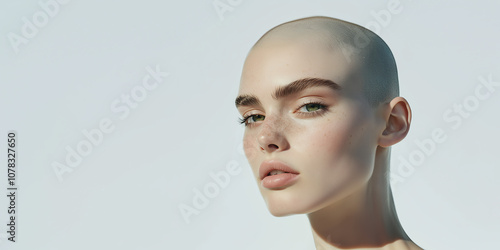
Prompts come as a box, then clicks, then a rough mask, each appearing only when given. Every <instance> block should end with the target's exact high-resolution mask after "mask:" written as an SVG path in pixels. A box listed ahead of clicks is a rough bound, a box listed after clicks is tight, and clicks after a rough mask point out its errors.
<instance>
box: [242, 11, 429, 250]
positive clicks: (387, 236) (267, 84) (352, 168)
mask: <svg viewBox="0 0 500 250" xmlns="http://www.w3.org/2000/svg"><path fill="white" fill-rule="evenodd" d="M398 95H399V87H398V77H397V69H396V64H395V61H394V58H393V56H392V53H391V51H390V49H389V48H388V46H387V45H386V44H385V42H384V41H383V40H382V39H381V38H380V37H378V36H377V35H376V34H374V33H373V32H371V31H369V30H367V29H365V28H363V27H361V26H358V25H355V24H352V23H348V22H345V21H341V20H338V19H334V18H329V17H319V16H316V17H308V18H302V19H298V20H294V21H291V22H287V23H284V24H281V25H278V26H276V27H274V28H273V29H271V30H270V31H268V32H267V33H266V34H264V35H263V36H262V37H261V38H260V39H259V40H258V41H257V43H256V44H255V45H254V46H253V47H252V49H251V50H250V52H249V54H248V55H247V58H246V60H245V63H244V66H243V71H242V76H241V82H240V88H239V93H238V97H237V98H236V101H235V104H236V107H237V109H238V111H239V113H240V114H241V115H242V118H241V121H240V122H241V123H242V124H244V125H245V134H244V138H243V144H244V151H245V155H246V157H247V159H248V161H249V163H250V166H251V167H252V171H253V173H254V175H255V177H256V180H257V183H258V185H259V190H260V191H261V194H262V196H263V198H264V200H265V202H266V204H267V206H268V209H269V211H270V212H271V213H272V214H273V215H274V216H286V215H291V214H307V215H308V218H309V221H310V223H311V227H312V232H313V237H314V241H315V245H316V248H317V249H346V248H348V249H364V248H370V249H421V248H420V247H419V246H417V245H416V244H415V243H413V242H412V241H411V239H410V238H409V237H408V235H407V234H406V233H405V231H404V230H403V228H402V226H401V224H400V223H399V220H398V217H397V214H396V211H395V208H394V202H393V199H392V192H391V188H390V185H389V183H390V182H389V162H390V147H391V146H392V145H394V144H396V143H397V142H399V141H401V140H402V139H403V138H404V137H405V136H406V134H407V133H408V130H409V127H410V122H411V110H410V106H409V104H408V102H407V101H406V100H405V99H404V98H402V97H399V96H398Z"/></svg>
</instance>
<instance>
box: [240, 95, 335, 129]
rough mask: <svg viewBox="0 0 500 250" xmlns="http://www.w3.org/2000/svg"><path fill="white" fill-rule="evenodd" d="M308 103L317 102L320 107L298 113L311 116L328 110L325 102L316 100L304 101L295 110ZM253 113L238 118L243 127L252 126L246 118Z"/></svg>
mask: <svg viewBox="0 0 500 250" xmlns="http://www.w3.org/2000/svg"><path fill="white" fill-rule="evenodd" d="M309 104H317V105H319V106H320V109H319V110H316V111H311V112H300V113H299V114H301V115H305V116H313V115H317V114H318V113H319V115H323V114H324V113H325V112H326V111H328V107H327V106H326V104H324V103H322V102H318V101H311V102H306V103H304V104H302V105H301V106H300V107H299V108H297V109H296V110H300V109H301V108H302V107H304V106H306V105H309ZM254 115H258V114H254ZM254 115H247V116H244V117H243V118H238V120H239V121H238V122H239V123H240V124H245V127H246V126H252V125H253V123H255V122H253V123H247V120H248V119H250V117H252V116H254Z"/></svg>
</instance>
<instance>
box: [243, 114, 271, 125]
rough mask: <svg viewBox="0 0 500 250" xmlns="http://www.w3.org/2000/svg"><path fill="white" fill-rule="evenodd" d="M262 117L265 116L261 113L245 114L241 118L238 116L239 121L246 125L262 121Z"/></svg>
mask: <svg viewBox="0 0 500 250" xmlns="http://www.w3.org/2000/svg"><path fill="white" fill-rule="evenodd" d="M264 118H265V116H263V115H248V116H245V117H243V118H240V119H239V120H240V121H239V123H240V124H245V126H248V125H250V124H252V123H254V122H258V121H263V120H264Z"/></svg>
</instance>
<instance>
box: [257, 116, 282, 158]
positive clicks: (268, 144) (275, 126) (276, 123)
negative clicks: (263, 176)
mask: <svg viewBox="0 0 500 250" xmlns="http://www.w3.org/2000/svg"><path fill="white" fill-rule="evenodd" d="M285 127H286V126H285V124H284V123H283V121H281V120H276V119H273V118H271V117H266V118H265V119H264V121H263V122H262V124H261V126H260V131H259V133H258V135H257V142H258V144H259V146H260V150H261V151H264V152H268V153H272V152H275V151H283V150H286V149H288V148H289V146H290V145H289V143H288V141H287V139H286V137H285Z"/></svg>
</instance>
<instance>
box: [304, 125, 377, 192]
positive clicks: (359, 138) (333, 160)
mask: <svg viewBox="0 0 500 250" xmlns="http://www.w3.org/2000/svg"><path fill="white" fill-rule="evenodd" d="M314 128H315V129H313V130H308V133H307V134H304V137H301V140H300V142H299V143H298V144H297V145H302V146H301V151H302V152H307V154H304V159H303V160H305V159H310V161H309V164H308V165H309V166H306V167H308V168H310V169H314V171H312V173H311V174H312V175H314V177H313V178H312V179H317V180H320V179H325V178H327V179H328V180H329V183H333V182H332V181H334V180H335V181H334V182H337V183H339V182H343V181H349V180H352V181H355V180H354V179H359V180H366V179H367V178H369V176H370V174H371V171H372V167H373V163H374V156H375V155H374V152H375V149H376V147H375V146H374V142H373V140H372V138H371V137H372V136H371V133H372V132H373V131H370V124H369V122H368V121H366V120H365V119H363V118H362V117H359V116H351V117H349V116H341V117H340V118H339V119H336V120H333V119H328V120H326V121H325V122H324V123H321V124H317V126H314Z"/></svg>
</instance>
